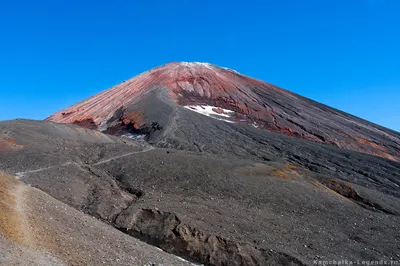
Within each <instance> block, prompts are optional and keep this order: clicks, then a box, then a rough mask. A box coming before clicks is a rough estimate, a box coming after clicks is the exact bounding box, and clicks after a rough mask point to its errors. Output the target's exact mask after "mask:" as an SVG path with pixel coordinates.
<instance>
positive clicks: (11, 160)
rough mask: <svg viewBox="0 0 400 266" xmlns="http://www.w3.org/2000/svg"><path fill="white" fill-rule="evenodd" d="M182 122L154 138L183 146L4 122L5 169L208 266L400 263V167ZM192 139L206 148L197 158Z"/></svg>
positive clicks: (294, 141)
mask: <svg viewBox="0 0 400 266" xmlns="http://www.w3.org/2000/svg"><path fill="white" fill-rule="evenodd" d="M161 96H162V95H161ZM154 99H159V98H157V97H156V98H153V100H154ZM162 102H163V101H162V100H160V101H159V102H158V104H159V105H157V106H161V107H165V106H166V105H165V106H163V105H161V104H162ZM175 118H176V119H184V120H182V121H185V122H186V125H187V126H186V127H184V128H180V127H177V128H176V129H174V130H175V131H174V132H175V133H173V134H170V133H168V132H167V133H168V134H166V135H163V132H160V133H159V135H157V134H154V135H152V136H150V137H153V138H155V139H156V140H160V139H162V138H164V139H163V140H164V141H165V143H164V144H165V146H168V145H172V144H173V145H176V146H178V147H179V148H180V149H181V150H177V149H171V148H154V147H151V146H149V145H148V144H147V143H145V142H143V141H142V142H137V141H132V140H130V139H129V138H120V137H116V136H110V135H105V134H102V133H100V132H98V131H92V130H88V129H84V128H80V127H78V126H74V125H64V124H56V123H51V122H40V121H29V120H17V121H5V122H0V134H1V135H0V139H1V140H2V141H4V142H7V143H8V146H7V148H3V150H1V151H0V169H2V170H4V171H6V172H7V173H9V174H11V175H15V176H18V177H19V178H20V179H21V180H22V181H24V182H26V183H28V184H31V185H32V186H34V187H36V188H38V189H40V190H42V191H43V192H45V193H47V194H49V195H50V196H52V197H54V198H55V199H57V200H59V201H62V202H64V203H66V204H67V205H69V206H71V207H74V208H75V209H77V210H79V211H81V212H84V213H87V214H90V215H92V216H94V217H96V218H97V219H99V220H101V221H103V222H105V223H107V224H109V225H111V226H113V227H115V228H116V229H118V230H119V231H121V232H123V233H125V234H126V236H128V235H129V236H131V237H133V238H137V239H141V240H143V241H145V242H147V243H149V244H151V245H154V246H157V247H160V248H162V249H163V250H165V251H167V252H169V253H173V254H176V255H179V256H181V257H184V258H186V259H188V260H191V261H193V262H198V263H202V264H204V265H312V263H313V260H315V259H324V260H334V259H336V260H337V259H341V258H343V259H348V260H358V259H363V260H381V259H385V260H390V259H391V258H393V259H397V258H398V257H400V247H399V245H398V243H400V234H399V230H398V224H399V222H400V220H399V214H400V192H399V186H400V164H399V163H397V162H394V161H391V160H387V159H384V158H379V157H376V156H372V155H366V154H361V153H358V152H353V151H346V150H342V149H338V148H335V147H331V146H329V145H324V144H319V143H314V142H310V141H307V140H302V139H298V138H293V137H290V136H286V135H283V134H275V133H269V132H267V131H264V130H259V129H255V128H251V127H247V126H242V125H237V124H233V123H225V122H223V121H219V120H216V119H213V118H211V117H207V116H203V115H201V114H198V113H196V112H192V111H190V110H186V109H183V110H181V113H180V116H179V117H175ZM175 122H176V121H175ZM181 124H183V123H181ZM192 127H193V128H192ZM170 132H173V131H172V130H171V131H170ZM218 134H219V135H218ZM166 136H167V137H166ZM191 138H192V139H195V141H196V142H197V143H196V144H197V145H198V146H194V147H196V148H195V149H193V151H188V149H190V148H191V147H192V146H191V145H194V144H193V142H191ZM208 141H209V142H211V143H212V144H213V145H214V146H211V145H210V144H205V143H207V142H208ZM160 143H161V142H158V144H160ZM199 143H203V144H202V145H199ZM200 150H201V151H200ZM231 151H232V152H231ZM272 161H274V162H272ZM37 206H42V203H39V204H37ZM53 211H54V210H53ZM54 212H55V211H54ZM101 230H106V229H101ZM107 230H108V229H107ZM88 234H89V235H92V233H88ZM55 258H56V259H57V258H58V257H57V256H56V257H55ZM112 258H116V256H115V255H114V254H113V255H110V257H109V258H108V259H112ZM110 264H114V265H121V264H119V263H118V262H115V263H110ZM167 265H168V264H167Z"/></svg>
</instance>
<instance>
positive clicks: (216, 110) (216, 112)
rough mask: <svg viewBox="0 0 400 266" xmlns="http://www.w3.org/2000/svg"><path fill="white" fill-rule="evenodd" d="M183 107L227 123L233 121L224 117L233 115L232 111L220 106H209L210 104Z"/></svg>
mask: <svg viewBox="0 0 400 266" xmlns="http://www.w3.org/2000/svg"><path fill="white" fill-rule="evenodd" d="M184 108H186V109H188V110H190V111H193V112H196V113H199V114H202V115H205V116H208V117H212V118H215V119H218V120H221V121H225V122H228V123H235V122H234V121H231V120H228V119H224V118H231V117H233V116H234V115H235V112H234V111H231V110H228V109H223V108H221V107H216V106H211V105H187V106H184Z"/></svg>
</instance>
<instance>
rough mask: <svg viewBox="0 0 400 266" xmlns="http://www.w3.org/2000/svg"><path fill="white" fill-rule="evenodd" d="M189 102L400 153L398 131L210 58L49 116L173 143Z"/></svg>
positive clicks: (386, 153)
mask: <svg viewBox="0 0 400 266" xmlns="http://www.w3.org/2000/svg"><path fill="white" fill-rule="evenodd" d="M160 100H161V101H162V102H161V103H160V104H158V102H159V101H160ZM184 107H185V108H186V109H184ZM186 110H189V111H192V112H197V113H200V114H205V115H207V116H210V117H213V118H217V119H219V120H224V121H226V122H229V123H234V124H237V125H245V126H249V127H256V128H259V129H263V130H267V131H270V132H278V133H283V134H286V135H290V136H294V137H296V138H300V139H306V140H311V141H313V142H318V143H324V144H329V145H331V146H335V147H339V148H344V149H348V150H353V151H359V152H363V153H367V154H372V155H376V156H380V157H384V158H388V159H390V160H394V161H398V160H399V159H400V148H399V146H400V134H399V133H398V132H395V131H392V130H389V129H387V128H384V127H381V126H378V125H375V124H373V123H370V122H368V121H365V120H362V119H360V118H357V117H354V116H352V115H349V114H346V113H344V112H341V111H338V110H336V109H333V108H330V107H328V106H325V105H322V104H319V103H317V102H314V101H312V100H309V99H307V98H304V97H301V96H299V95H297V94H294V93H291V92H289V91H286V90H283V89H280V88H278V87H276V86H273V85H271V84H268V83H264V82H261V81H259V80H255V79H252V78H249V77H246V76H244V75H242V74H239V73H237V72H235V71H233V70H230V69H226V68H221V67H217V66H214V65H211V64H205V63H171V64H167V65H164V66H161V67H158V68H155V69H152V70H150V71H147V72H144V73H143V74H140V75H139V76H137V77H134V78H132V79H130V80H127V81H125V82H123V83H121V84H119V85H117V86H115V87H113V88H111V89H109V90H107V91H104V92H102V93H99V94H97V95H95V96H93V97H91V98H89V99H87V100H84V101H82V102H80V103H77V104H75V105H73V106H71V107H68V108H66V109H64V110H62V111H60V112H57V113H55V114H54V115H52V116H50V117H49V118H48V120H50V121H55V122H60V123H71V124H79V125H82V126H85V127H88V128H92V129H99V130H101V131H104V132H107V133H112V134H116V133H117V134H118V133H119V134H124V133H126V132H130V133H145V134H149V133H154V132H155V131H162V132H163V136H164V137H163V138H158V139H157V141H158V142H165V141H166V140H168V144H169V145H172V146H179V143H178V144H177V143H176V142H177V140H176V135H177V134H178V133H179V132H177V128H183V129H186V131H187V125H186V124H185V123H186V121H185V117H187V115H185V114H186V113H185V112H184V111H186ZM179 117H180V118H182V119H178V118H179ZM174 133H176V134H174ZM203 133H206V132H201V134H203ZM171 138H173V139H174V140H172V139H171ZM153 140H154V138H153ZM178 142H179V141H178ZM204 144H206V143H205V142H200V143H199V145H204Z"/></svg>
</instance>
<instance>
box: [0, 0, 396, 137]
mask: <svg viewBox="0 0 400 266" xmlns="http://www.w3.org/2000/svg"><path fill="white" fill-rule="evenodd" d="M399 14H400V1H398V0H314V1H313V0H290V1H289V0H279V1H278V0H274V1H266V0H264V1H252V0H246V1H234V0H233V1H232V0H231V1H223V0H218V1H217V0H201V1H200V0H198V1H194V0H193V1H191V0H169V1H164V0H153V1H147V0H146V1H144V0H142V1H140V0H126V1H119V0H113V1H105V0H104V1H101V0H98V1H89V0H79V1H78V0H65V1H64V0H47V1H43V0H37V1H31V0H29V1H28V0H25V1H21V0H13V1H10V0H0V23H1V27H0V60H1V61H0V62H1V64H0V71H1V74H0V90H1V94H0V95H1V96H0V120H4V119H12V118H17V117H22V118H32V119H43V118H45V117H47V116H48V115H50V114H51V113H53V112H55V111H57V110H59V109H61V108H64V107H66V106H69V105H71V104H73V103H75V102H77V101H80V100H82V99H84V98H86V97H88V96H90V95H93V94H95V93H97V92H99V91H102V90H104V89H107V88H108V87H111V86H112V85H114V84H117V83H119V82H121V81H123V80H126V79H128V78H130V77H132V76H135V75H137V74H139V73H141V72H143V71H145V70H147V69H150V68H153V67H155V66H158V65H162V64H164V63H168V62H171V61H200V62H210V63H214V64H217V65H220V66H225V67H229V68H232V69H235V70H237V71H239V72H242V73H243V74H246V75H249V76H252V77H255V78H258V79H262V80H264V81H267V82H270V83H273V84H275V85H278V86H280V87H283V88H286V89H288V90H291V91H294V92H296V93H299V94H301V95H304V96H306V97H309V98H312V99H314V100H317V101H320V102H322V103H325V104H328V105H330V106H333V107H336V108H339V109H341V110H344V111H347V112H349V113H352V114H354V115H357V116H360V117H362V118H365V119H368V120H371V121H373V122H376V123H378V124H382V125H385V126H387V127H390V128H392V129H395V130H397V131H400V15H399Z"/></svg>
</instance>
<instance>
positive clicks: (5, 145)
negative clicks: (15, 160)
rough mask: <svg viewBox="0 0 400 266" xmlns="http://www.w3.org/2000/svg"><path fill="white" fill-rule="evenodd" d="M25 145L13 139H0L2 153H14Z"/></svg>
mask: <svg viewBox="0 0 400 266" xmlns="http://www.w3.org/2000/svg"><path fill="white" fill-rule="evenodd" d="M22 147H23V145H20V144H18V143H17V142H16V141H15V140H13V139H12V138H0V152H1V151H12V150H18V149H21V148H22Z"/></svg>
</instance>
